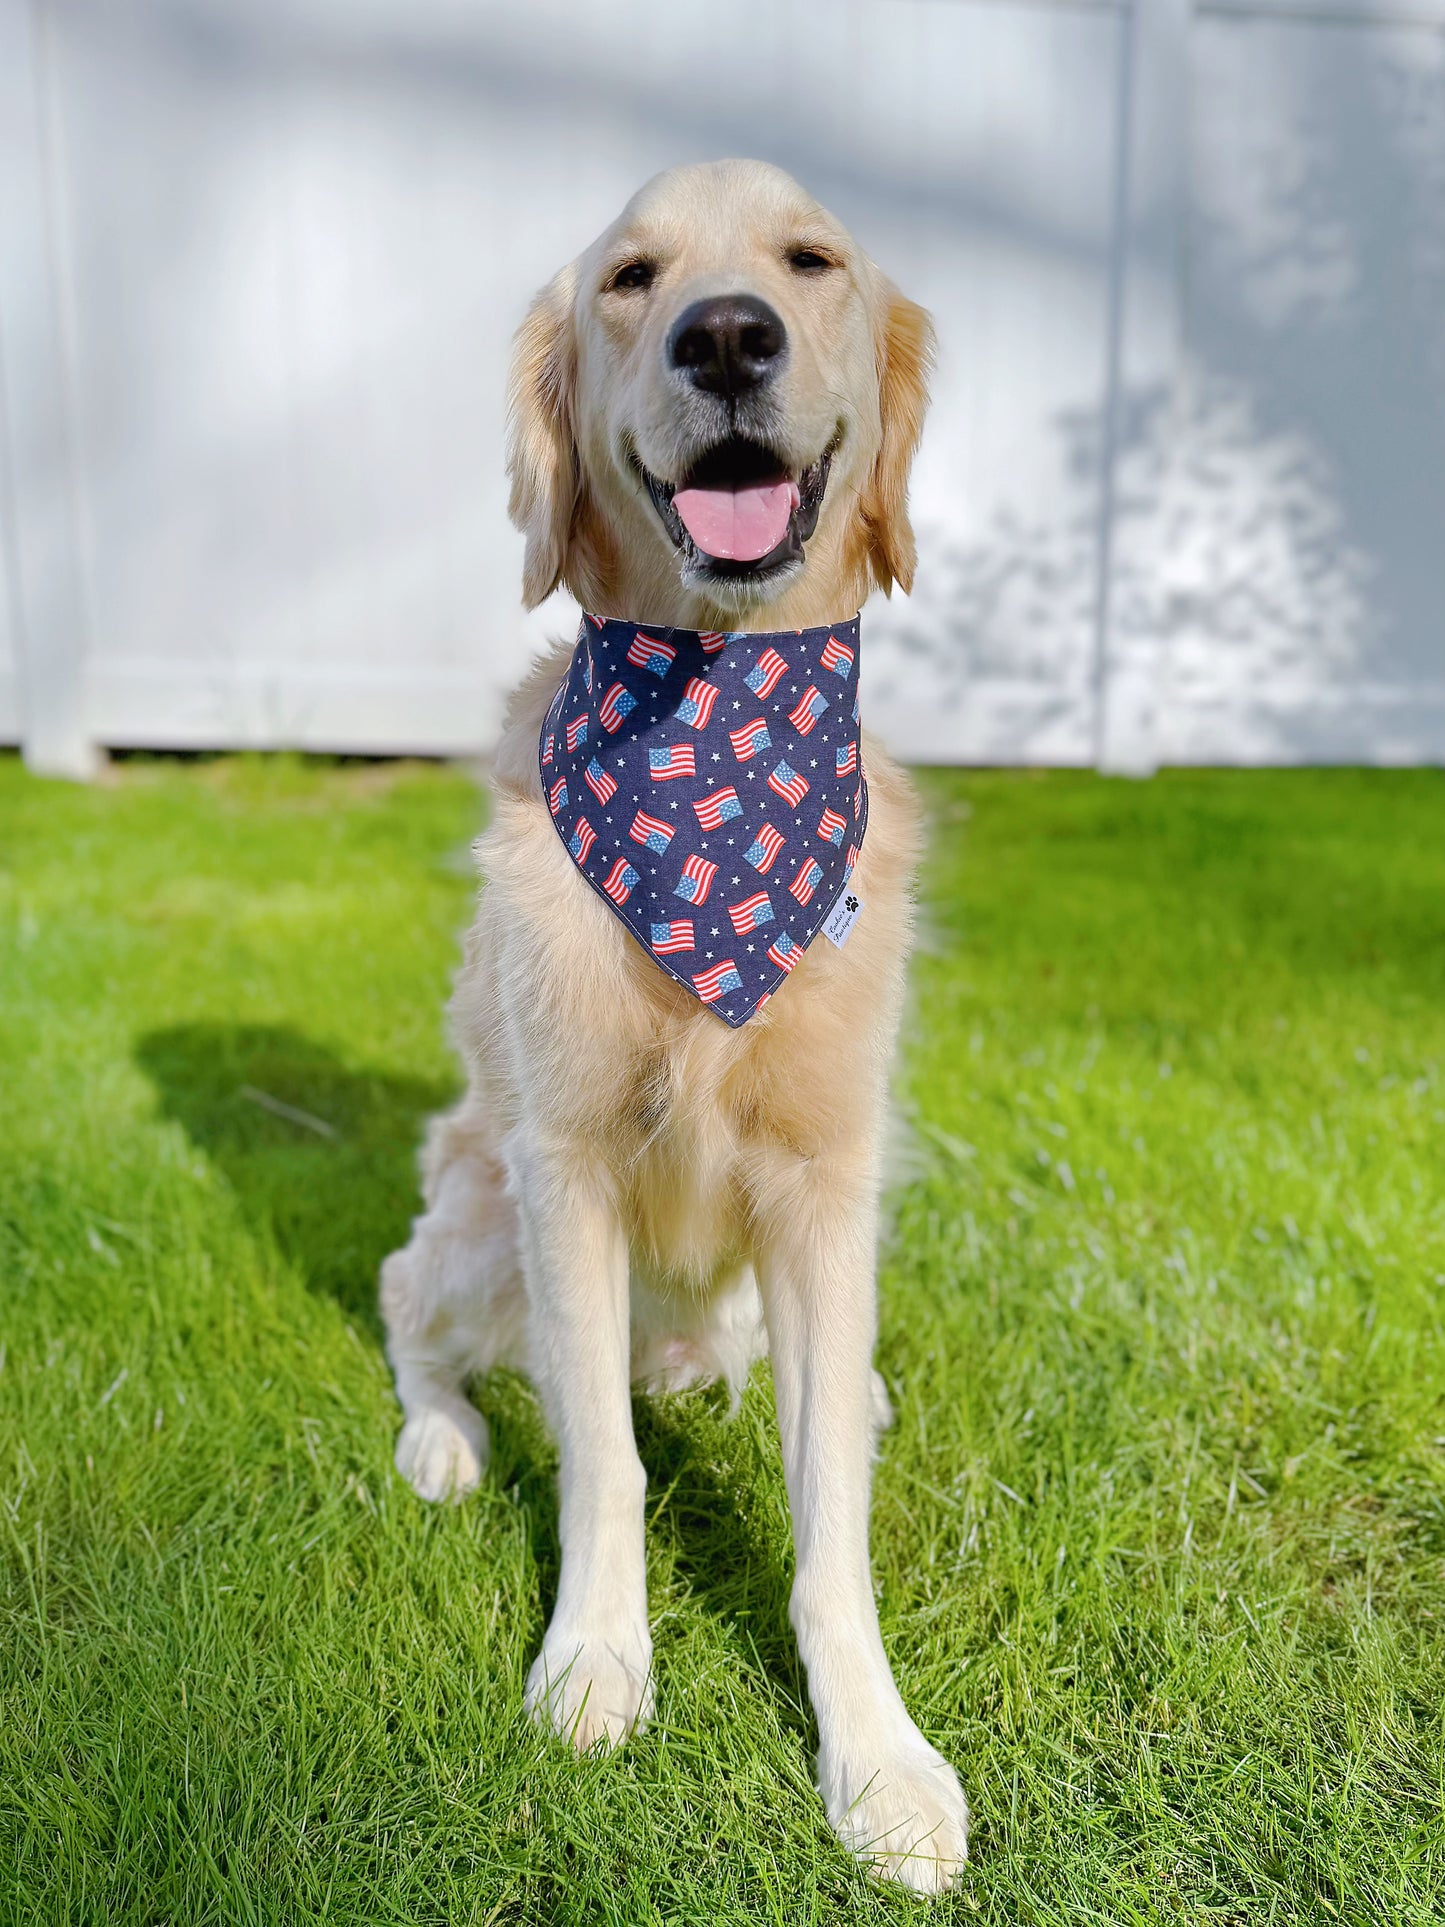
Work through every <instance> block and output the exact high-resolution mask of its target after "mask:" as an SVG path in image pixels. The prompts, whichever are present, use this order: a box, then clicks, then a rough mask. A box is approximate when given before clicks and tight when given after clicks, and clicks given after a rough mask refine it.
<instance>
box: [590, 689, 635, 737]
mask: <svg viewBox="0 0 1445 1927" xmlns="http://www.w3.org/2000/svg"><path fill="white" fill-rule="evenodd" d="M636 707H637V698H636V696H634V695H633V693H632V691H631V690H630V689H629V688H628V687H627V685H626V683H620V682H615V683H613V685H612V687H611V688H610V689H609V690H608V692H607V694H606V695H605V696H604V697H603V698H602V704H601V707H600V708H599V709H598V711H597V719H598V721H599V722H600V723H601V725H602V727H603V728H604V729H605V730H606V731H607V734H608V735H609V736H613V735H615V734H616V733H617V731H618V730H619V729H621V727H622V725H623V722H624V721H625V719H626V718H627V717H629V716H630V715H631V714H632V712H633V710H634V709H636Z"/></svg>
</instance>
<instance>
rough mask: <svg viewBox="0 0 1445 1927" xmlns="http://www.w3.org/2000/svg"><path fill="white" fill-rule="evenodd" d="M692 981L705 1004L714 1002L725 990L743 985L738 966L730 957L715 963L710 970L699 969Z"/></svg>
mask: <svg viewBox="0 0 1445 1927" xmlns="http://www.w3.org/2000/svg"><path fill="white" fill-rule="evenodd" d="M692 981H693V984H694V985H695V987H696V989H697V994H698V996H699V997H701V998H702V1000H703V1002H704V1003H705V1004H715V1003H716V1002H717V1000H718V998H719V997H721V996H722V995H723V993H724V992H725V991H729V990H741V989H742V987H743V980H742V978H741V977H740V976H739V975H738V967H737V965H736V964H735V963H734V962H733V960H732V958H731V957H725V958H724V959H723V961H722V962H721V963H715V964H714V965H713V966H712V968H711V970H699V971H698V973H697V975H696V976H695V977H694V978H693V980H692Z"/></svg>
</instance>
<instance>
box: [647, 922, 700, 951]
mask: <svg viewBox="0 0 1445 1927" xmlns="http://www.w3.org/2000/svg"><path fill="white" fill-rule="evenodd" d="M652 948H653V949H654V950H655V951H656V952H657V954H658V956H659V957H671V956H673V955H674V954H675V953H676V952H677V951H679V950H692V949H695V948H696V946H695V944H694V943H693V940H692V918H691V917H669V918H668V919H667V921H666V922H665V923H655V924H653V926H652Z"/></svg>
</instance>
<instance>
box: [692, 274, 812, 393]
mask: <svg viewBox="0 0 1445 1927" xmlns="http://www.w3.org/2000/svg"><path fill="white" fill-rule="evenodd" d="M787 345H788V332H787V329H786V328H784V326H783V323H782V318H781V317H780V316H779V315H778V314H776V313H775V312H774V311H773V309H771V308H770V307H769V306H768V304H767V302H766V301H760V300H759V299H758V297H757V296H756V295H755V294H720V295H710V296H709V297H708V298H707V299H706V300H703V301H694V302H693V304H692V306H691V307H690V308H684V309H683V311H682V313H681V314H680V315H679V316H678V317H677V320H676V321H675V322H674V323H673V324H672V333H671V334H670V335H669V336H668V338H667V348H668V354H669V355H670V356H671V359H672V365H673V367H674V368H680V369H682V370H683V372H684V373H685V374H686V376H687V377H688V379H689V380H690V381H691V383H692V385H693V387H694V388H703V389H706V391H707V392H708V394H710V395H740V394H742V393H743V392H744V390H746V389H748V388H756V387H757V386H758V384H759V383H760V382H764V381H766V380H767V379H768V377H769V375H771V374H772V373H773V372H774V370H775V369H776V368H777V365H778V363H779V361H780V360H781V358H782V355H783V351H784V350H785V349H786V347H787Z"/></svg>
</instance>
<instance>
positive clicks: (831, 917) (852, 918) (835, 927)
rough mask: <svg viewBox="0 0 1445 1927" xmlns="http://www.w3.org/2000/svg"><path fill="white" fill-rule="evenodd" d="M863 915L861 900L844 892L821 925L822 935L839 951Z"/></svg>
mask: <svg viewBox="0 0 1445 1927" xmlns="http://www.w3.org/2000/svg"><path fill="white" fill-rule="evenodd" d="M862 914H863V899H862V898H861V897H860V896H857V895H856V894H855V893H854V892H853V891H852V890H845V891H844V892H843V894H842V896H841V897H839V899H838V901H837V902H836V903H835V904H834V905H833V908H832V909H831V910H830V911H829V912H828V916H827V920H826V922H825V923H824V925H823V935H824V936H825V937H826V938H827V939H828V941H829V943H831V944H834V945H836V946H837V948H838V949H839V950H841V949H842V948H843V946H844V944H845V943H847V941H848V938H849V936H850V934H851V933H852V929H853V925H854V924H855V923H856V922H857V921H858V919H859V917H861V916H862Z"/></svg>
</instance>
